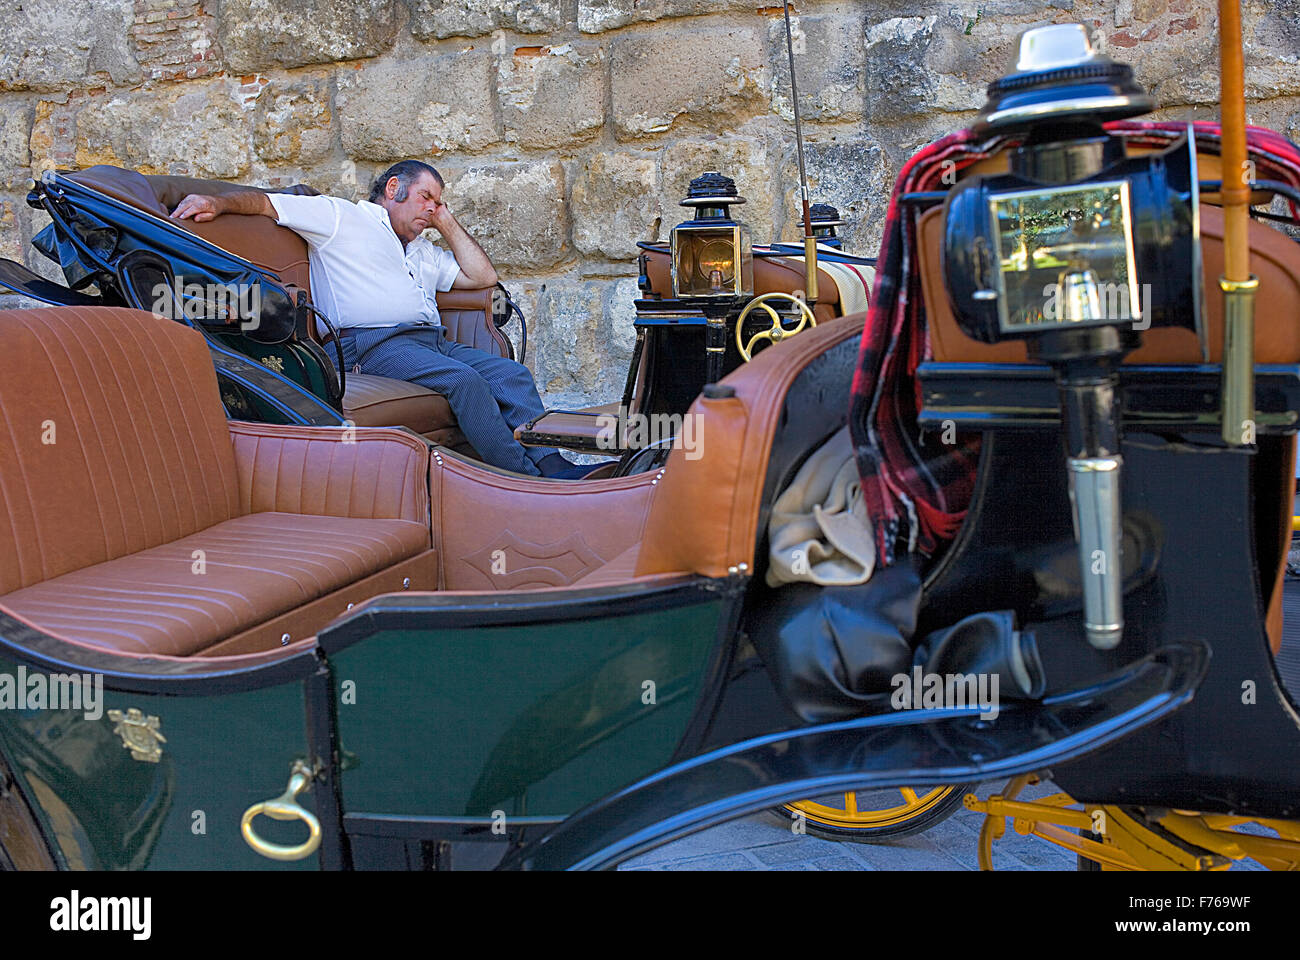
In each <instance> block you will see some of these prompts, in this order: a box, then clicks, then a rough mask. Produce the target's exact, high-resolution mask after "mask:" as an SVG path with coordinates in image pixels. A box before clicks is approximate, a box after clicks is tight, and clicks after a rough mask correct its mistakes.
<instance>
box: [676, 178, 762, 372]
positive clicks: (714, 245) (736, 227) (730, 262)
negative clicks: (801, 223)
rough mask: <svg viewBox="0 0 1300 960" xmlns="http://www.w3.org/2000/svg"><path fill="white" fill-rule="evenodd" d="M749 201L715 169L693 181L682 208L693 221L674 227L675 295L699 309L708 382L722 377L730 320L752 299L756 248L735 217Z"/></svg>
mask: <svg viewBox="0 0 1300 960" xmlns="http://www.w3.org/2000/svg"><path fill="white" fill-rule="evenodd" d="M744 202H745V198H744V197H742V196H739V195H738V194H737V193H736V182H735V181H734V180H732V179H731V178H730V177H724V176H723V175H722V174H720V173H718V172H717V171H716V170H709V171H707V172H706V173H704V174H702V175H700V176H698V177H696V178H695V179H694V180H692V181H691V186H690V190H689V191H688V193H687V195H686V198H685V199H684V200H682V201H680V203H681V205H682V206H683V207H694V208H695V216H694V217H692V218H691V219H690V220H687V221H685V222H683V223H679V224H678V225H677V226H675V227H673V230H672V236H671V238H670V240H669V259H670V262H671V264H672V278H673V296H674V297H675V298H676V299H678V300H682V301H685V302H686V303H689V304H692V305H694V306H698V307H699V309H700V312H701V313H703V314H704V320H705V323H706V325H707V329H706V331H705V345H704V351H705V382H706V383H716V382H717V381H718V380H720V379H721V378H722V361H723V357H724V355H725V353H726V343H727V318H728V317H729V316H730V315H731V313H732V312H733V311H735V309H736V307H737V306H738V305H739V304H740V303H741V302H742V301H746V300H749V299H750V298H751V297H753V295H754V248H753V246H752V242H751V239H750V233H749V227H748V226H746V225H745V224H744V223H742V222H741V221H739V220H733V219H732V217H731V208H732V207H733V206H735V205H736V204H741V203H744Z"/></svg>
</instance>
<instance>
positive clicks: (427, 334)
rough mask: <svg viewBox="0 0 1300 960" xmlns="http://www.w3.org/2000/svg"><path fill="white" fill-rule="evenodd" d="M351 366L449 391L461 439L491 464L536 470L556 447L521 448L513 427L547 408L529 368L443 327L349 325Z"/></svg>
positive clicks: (346, 344)
mask: <svg viewBox="0 0 1300 960" xmlns="http://www.w3.org/2000/svg"><path fill="white" fill-rule="evenodd" d="M342 340H343V362H344V363H345V364H346V366H347V369H348V370H356V369H357V363H358V358H360V372H361V373H367V374H373V375H375V376H378V377H391V378H392V379H394V380H406V381H408V382H410V383H418V384H419V385H420V386H422V387H428V388H429V389H430V390H433V391H435V392H437V393H440V394H442V395H443V396H444V397H446V398H447V403H448V404H450V405H451V409H452V412H453V413H454V414H456V421H457V423H458V425H459V426H460V430H461V432H462V433H463V434H465V439H466V440H468V441H469V442H470V444H471V445H472V446H473V447H474V449H475V450H477V451H478V454H479V456H480V457H482V458H483V459H484V460H485V461H487V462H488V463H490V464H492V465H494V466H497V467H501V468H503V469H506V470H513V471H515V472H516V473H523V474H527V475H529V476H534V477H535V476H539V475H540V474H541V471H540V470H538V468H537V461H539V460H541V459H542V458H543V457H545V456H547V455H548V454H552V453H556V452H557V451H556V450H555V448H554V447H525V446H523V445H522V444H520V443H519V442H518V441H517V440H516V439H515V436H514V428H515V427H517V426H519V425H520V424H521V423H526V422H528V421H530V420H535V419H536V418H538V417H540V416H541V415H542V414H543V413H545V412H546V408H545V407H544V406H543V405H542V398H541V397H540V396H538V393H537V386H536V384H534V383H533V375H532V373H531V372H529V370H528V368H527V367H525V366H524V365H523V364H522V363H517V362H515V361H514V360H509V359H506V358H505V357H495V356H493V355H492V354H490V353H487V352H485V351H483V350H475V349H474V348H473V347H467V346H465V344H463V343H457V342H456V341H455V340H448V339H447V337H446V335H445V334H444V332H443V328H442V327H434V326H427V325H415V324H401V325H399V326H396V327H361V328H357V327H354V328H352V333H351V334H350V335H348V336H344V337H343V338H342Z"/></svg>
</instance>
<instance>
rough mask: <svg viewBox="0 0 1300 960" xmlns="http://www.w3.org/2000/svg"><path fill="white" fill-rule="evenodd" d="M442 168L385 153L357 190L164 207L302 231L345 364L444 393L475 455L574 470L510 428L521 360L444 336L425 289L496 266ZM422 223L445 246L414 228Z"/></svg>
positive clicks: (524, 382) (318, 298) (532, 403)
mask: <svg viewBox="0 0 1300 960" xmlns="http://www.w3.org/2000/svg"><path fill="white" fill-rule="evenodd" d="M442 188H443V182H442V177H441V176H440V175H439V174H438V171H437V170H435V169H433V167H431V166H429V165H428V164H426V163H421V162H420V161H418V160H403V161H402V162H400V163H396V164H393V166H391V167H389V168H388V169H387V170H386V171H384V173H383V174H381V175H380V177H379V178H378V179H377V180H376V181H375V184H374V187H373V188H372V189H371V191H370V199H369V200H361V201H358V202H357V203H350V202H348V201H346V200H341V199H339V198H338V197H325V196H316V197H304V196H293V195H289V194H276V193H271V194H267V193H262V192H261V191H257V190H248V191H240V192H237V193H228V194H223V195H221V196H200V195H197V194H191V195H189V196H187V197H185V198H184V199H183V200H182V201H181V202H180V203H179V204H178V205H177V207H176V210H175V211H174V212H173V213H172V216H173V217H176V218H178V219H182V220H183V219H186V218H188V217H193V218H194V219H195V220H196V221H198V222H203V221H206V220H211V219H213V218H214V217H217V216H220V215H221V214H223V213H242V214H263V215H265V216H268V217H272V218H274V219H275V221H276V222H277V223H279V224H280V225H281V226H285V227H288V228H290V229H291V230H293V231H294V232H296V233H297V234H299V235H300V236H301V237H302V238H303V239H304V240H306V241H307V245H308V248H309V250H310V257H311V296H312V302H313V304H315V306H316V308H317V309H318V310H320V311H321V312H323V313H324V314H325V315H326V316H328V317H329V318H330V319H331V320H333V321H334V322H335V324H336V325H337V326H338V328H339V332H340V336H341V337H342V347H343V360H344V363H345V364H346V365H347V368H348V369H349V370H357V371H358V372H361V373H368V374H375V375H376V376H381V377H392V378H394V379H397V380H408V381H410V382H412V383H418V384H420V385H421V386H424V387H428V388H429V389H430V390H433V391H436V392H437V393H440V394H442V395H443V396H444V397H446V398H447V402H448V403H449V404H450V405H451V409H452V412H453V413H455V415H456V420H457V422H458V424H459V426H460V429H461V432H462V433H464V434H465V438H466V439H467V440H468V441H469V442H470V444H472V445H473V447H474V449H475V450H477V451H478V453H479V456H481V457H482V458H483V459H484V460H485V461H487V462H488V463H491V464H493V465H495V466H498V467H502V468H504V469H506V470H513V471H515V472H517V473H523V474H528V475H530V476H543V477H555V478H562V479H576V478H578V477H582V476H584V475H586V474H587V473H589V472H590V471H591V470H593V469H595V467H594V466H577V465H575V464H573V463H571V462H570V461H568V460H566V459H565V458H564V457H563V456H562V455H561V454H560V452H559V451H558V450H555V449H554V448H550V447H545V448H543V447H531V448H529V447H524V446H522V445H521V444H520V443H519V442H518V441H517V440H515V437H514V428H515V427H517V426H519V425H520V424H521V423H525V422H527V421H530V420H534V419H536V418H538V417H540V416H541V415H542V414H543V413H544V412H545V407H544V406H543V405H542V401H541V397H540V396H539V395H538V392H537V386H536V384H534V382H533V376H532V374H531V373H530V372H529V370H528V368H527V367H525V366H524V365H523V364H522V363H516V362H515V361H514V360H509V359H506V358H504V357H496V356H493V355H492V354H489V353H487V352H485V351H483V350H476V349H474V348H473V347H468V346H466V345H464V344H462V343H457V342H456V341H454V340H450V339H448V337H447V335H446V331H445V329H444V328H443V326H442V324H441V323H440V322H439V318H438V305H437V302H436V300H435V295H436V293H437V292H438V291H440V290H441V291H446V290H450V289H451V288H452V287H470V288H481V287H489V286H491V285H492V284H494V283H496V281H497V272H496V269H495V268H494V267H493V266H492V261H491V260H489V259H488V257H487V254H485V253H484V252H483V248H482V247H480V246H479V245H478V244H477V243H476V242H475V241H474V239H473V238H472V237H471V236H470V235H469V234H468V233H466V232H465V228H464V227H462V226H461V225H460V223H458V222H457V220H456V218H455V217H454V216H452V213H451V211H450V210H449V209H448V208H447V205H446V204H445V203H443V202H442ZM429 227H433V228H434V229H435V230H437V231H438V232H439V233H440V234H442V237H443V239H445V240H446V241H447V245H448V246H449V247H451V249H450V250H443V249H441V248H440V247H436V246H434V245H433V244H432V243H431V242H430V241H429V240H428V239H427V238H426V237H424V236H423V233H424V231H425V230H426V229H428V228H429Z"/></svg>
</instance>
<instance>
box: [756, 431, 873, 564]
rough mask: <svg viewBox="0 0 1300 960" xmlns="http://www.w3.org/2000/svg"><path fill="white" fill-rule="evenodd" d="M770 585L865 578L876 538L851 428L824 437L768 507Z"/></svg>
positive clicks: (871, 562)
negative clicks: (825, 439)
mask: <svg viewBox="0 0 1300 960" xmlns="http://www.w3.org/2000/svg"><path fill="white" fill-rule="evenodd" d="M767 529H768V541H769V544H770V554H769V560H770V562H769V565H768V569H767V583H768V586H772V587H776V586H780V585H781V584H783V583H796V582H808V583H816V584H820V585H822V586H835V585H844V586H848V585H852V584H858V583H866V581H867V580H868V579H870V577H871V574H872V572H873V571H874V570H875V567H876V541H875V536H874V535H873V533H872V528H871V520H870V518H869V517H868V516H867V510H866V505H865V504H864V502H863V499H862V486H861V481H860V480H859V478H858V464H857V460H856V458H855V457H854V456H853V441H852V440H851V439H849V428H848V427H844V428H843V429H842V430H840V431H839V432H838V433H836V434H835V435H834V436H832V437H831V438H830V439H829V440H827V441H826V442H825V443H824V444H822V446H821V447H820V448H819V449H818V450H817V451H816V452H815V453H813V455H812V456H811V457H809V458H808V460H807V462H805V463H804V465H803V466H802V467H800V468H799V472H798V473H797V474H795V478H794V480H793V481H791V483H790V486H788V487H787V488H786V489H785V490H784V491H783V492H782V493H781V495H780V496H779V497H777V500H776V503H775V504H774V505H773V508H772V519H771V520H770V521H769V523H768V528H767Z"/></svg>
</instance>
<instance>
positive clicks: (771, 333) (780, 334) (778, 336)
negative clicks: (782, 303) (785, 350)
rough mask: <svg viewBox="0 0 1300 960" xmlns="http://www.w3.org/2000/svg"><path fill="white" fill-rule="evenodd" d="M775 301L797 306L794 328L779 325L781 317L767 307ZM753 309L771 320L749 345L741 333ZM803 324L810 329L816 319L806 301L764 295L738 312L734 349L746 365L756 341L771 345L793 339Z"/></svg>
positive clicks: (794, 297) (776, 293) (791, 297)
mask: <svg viewBox="0 0 1300 960" xmlns="http://www.w3.org/2000/svg"><path fill="white" fill-rule="evenodd" d="M777 299H781V300H788V301H790V302H791V303H794V304H797V305H798V307H799V323H798V324H796V325H795V326H794V327H786V326H785V325H783V324H782V323H781V315H780V314H779V313H777V312H776V311H775V310H773V309H772V308H771V307H770V306H768V303H767V301H769V300H777ZM755 308H761V309H762V310H763V311H764V312H765V313H767V315H768V316H769V317H771V318H772V326H771V327H769V328H768V329H767V330H760V331H758V333H756V334H754V335H753V336H752V337H750V338H749V343H745V342H744V340H743V339H742V334H741V331H742V330H743V329H744V327H745V318H746V317H748V316H749V314H750V312H751V311H753V310H754V309H755ZM804 324H807V325H808V326H810V327H815V326H817V318H816V317H815V316H813V312H812V308H811V307H809V306H808V302H807V301H806V300H804V299H803V298H802V297H796V296H795V295H794V294H792V293H780V292H775V293H765V294H763V295H762V296H759V297H755V298H754V299H753V300H751V301H749V304H748V305H747V306H746V307H745V309H744V310H742V311H741V312H740V317H739V319H737V320H736V349H737V350H739V351H740V355H741V357H742V358H744V360H745V362H746V363H748V362H749V361H750V360H751V359H752V358H753V356H754V347H755V346H757V345H758V341H760V340H771V341H772V342H773V343H779V342H780V341H782V340H784V339H785V338H786V337H793V336H794V335H795V334H796V333H798V332H799V331H800V330H802V329H803V328H804Z"/></svg>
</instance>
